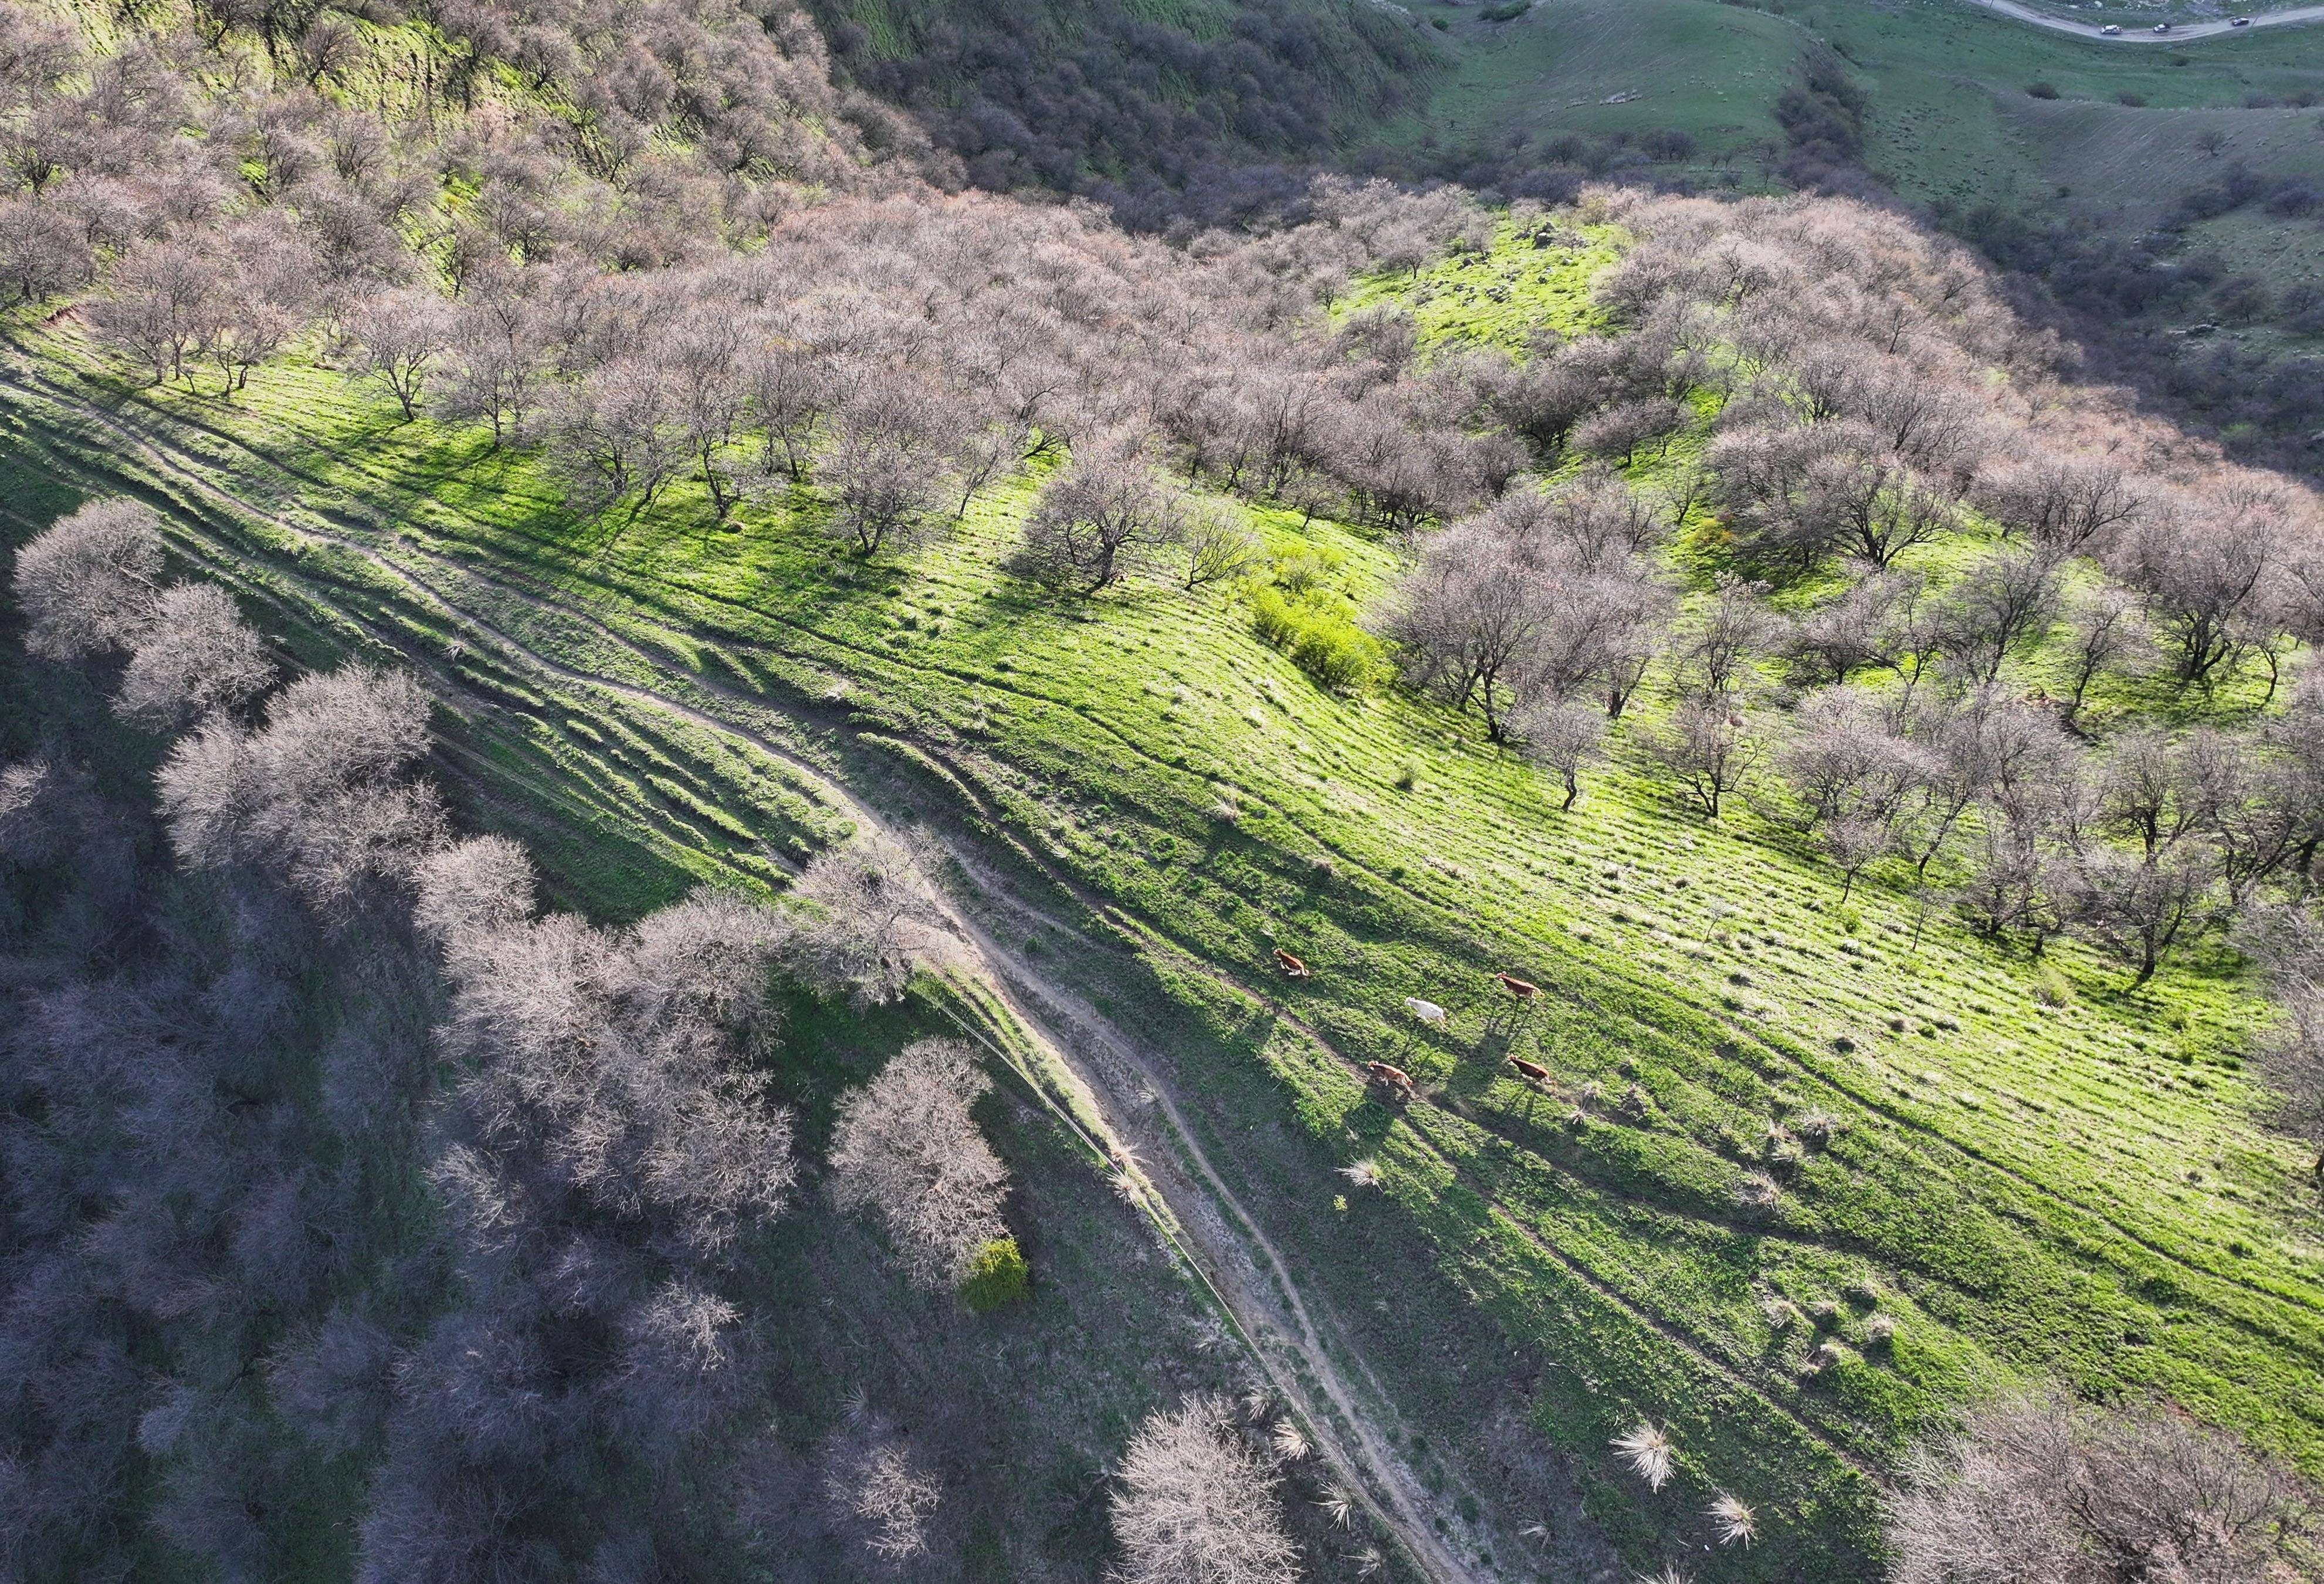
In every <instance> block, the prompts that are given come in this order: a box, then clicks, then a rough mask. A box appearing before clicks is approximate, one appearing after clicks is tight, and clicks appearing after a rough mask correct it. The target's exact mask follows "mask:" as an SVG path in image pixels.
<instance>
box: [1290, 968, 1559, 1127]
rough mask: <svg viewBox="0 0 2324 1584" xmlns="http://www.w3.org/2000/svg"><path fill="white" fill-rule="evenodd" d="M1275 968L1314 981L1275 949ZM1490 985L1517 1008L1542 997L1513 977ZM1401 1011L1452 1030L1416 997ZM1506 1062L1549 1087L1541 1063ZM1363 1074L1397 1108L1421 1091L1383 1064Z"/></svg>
mask: <svg viewBox="0 0 2324 1584" xmlns="http://www.w3.org/2000/svg"><path fill="white" fill-rule="evenodd" d="M1275 966H1276V968H1277V969H1279V970H1281V972H1282V974H1283V977H1286V978H1288V979H1306V978H1313V977H1314V969H1313V968H1309V967H1308V966H1307V964H1306V962H1305V960H1303V959H1300V958H1297V957H1295V956H1293V955H1292V954H1291V953H1290V952H1288V951H1286V950H1284V949H1283V948H1281V947H1280V946H1278V947H1277V948H1275ZM1493 982H1494V983H1495V984H1497V985H1499V986H1500V987H1501V989H1502V990H1503V991H1504V992H1505V993H1507V994H1508V996H1509V998H1510V999H1511V1000H1513V1001H1515V1002H1516V1003H1517V1005H1520V1006H1523V1005H1530V1004H1531V1003H1532V1002H1534V1001H1535V1000H1538V999H1539V998H1540V996H1541V987H1540V986H1539V985H1535V984H1530V983H1528V982H1526V980H1524V979H1520V978H1517V977H1514V976H1513V975H1509V974H1495V975H1494V976H1493ZM1404 1009H1405V1010H1406V1012H1409V1013H1410V1014H1412V1015H1413V1016H1415V1017H1416V1018H1418V1019H1419V1020H1420V1021H1421V1022H1422V1023H1425V1024H1427V1025H1428V1026H1429V1027H1431V1028H1433V1029H1449V1028H1450V1027H1452V1014H1451V1013H1450V1012H1448V1011H1446V1010H1445V1009H1444V1008H1443V1007H1442V1006H1439V1005H1437V1004H1436V1003H1435V1002H1434V1001H1424V1000H1422V999H1421V998H1420V997H1419V996H1406V997H1405V998H1404ZM1506 1060H1507V1061H1508V1064H1509V1065H1510V1066H1511V1067H1513V1068H1515V1069H1516V1070H1517V1075H1518V1076H1519V1077H1521V1078H1523V1079H1525V1080H1526V1082H1527V1083H1530V1084H1534V1085H1535V1086H1537V1087H1540V1088H1547V1087H1548V1085H1549V1069H1548V1068H1546V1067H1544V1066H1543V1065H1542V1064H1541V1063H1540V1062H1538V1061H1526V1059H1525V1058H1524V1057H1522V1056H1510V1057H1508V1058H1507V1059H1506ZM1364 1073H1365V1075H1366V1078H1367V1079H1368V1081H1369V1084H1370V1085H1371V1086H1372V1087H1374V1088H1379V1090H1381V1091H1382V1092H1383V1093H1384V1094H1386V1095H1387V1096H1388V1098H1389V1099H1391V1100H1394V1101H1396V1102H1397V1103H1398V1104H1403V1103H1406V1102H1408V1101H1412V1100H1416V1099H1418V1098H1420V1087H1419V1086H1418V1085H1417V1084H1416V1083H1414V1082H1413V1081H1412V1075H1411V1074H1410V1073H1408V1072H1406V1071H1405V1070H1404V1069H1403V1068H1401V1067H1393V1066H1390V1065H1389V1064H1388V1062H1385V1061H1367V1062H1365V1063H1364Z"/></svg>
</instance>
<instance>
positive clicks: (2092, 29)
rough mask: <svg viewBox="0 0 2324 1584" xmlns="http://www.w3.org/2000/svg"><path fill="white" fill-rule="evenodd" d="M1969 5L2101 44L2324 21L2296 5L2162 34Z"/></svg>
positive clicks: (2029, 10) (2123, 24) (1987, 0)
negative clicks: (2241, 22)
mask: <svg viewBox="0 0 2324 1584" xmlns="http://www.w3.org/2000/svg"><path fill="white" fill-rule="evenodd" d="M1966 4H1968V5H1974V6H1977V7H1978V9H1980V10H1983V11H1990V12H1993V13H1995V14H1997V15H2001V16H2006V17H2009V18H2011V19H2012V20H2014V21H2017V22H2022V23H2028V24H2030V25H2032V26H2033V27H2038V28H2047V29H2048V30H2049V31H2050V32H2053V33H2071V34H2072V35H2073V36H2074V37H2076V38H2078V39H2090V40H2094V41H2096V42H2098V43H2101V44H2183V43H2185V42H2188V41H2189V40H2190V39H2211V38H2217V37H2218V36H2219V35H2220V34H2222V33H2247V32H2255V31H2256V30H2258V29H2260V28H2264V27H2294V26H2297V25H2299V24H2300V23H2310V22H2324V5H2294V6H2292V7H2290V8H2289V9H2287V10H2283V11H2263V12H2255V13H2254V14H2253V15H2252V18H2251V22H2250V24H2249V25H2248V26H2246V27H2237V26H2236V24H2235V23H2234V21H2233V20H2232V19H2222V20H2220V21H2218V22H2181V23H2172V28H2171V31H2170V32H2167V33H2158V32H2155V31H2154V24H2153V23H2151V22H2149V23H2142V22H2137V21H2134V20H2131V19H2130V18H2128V17H2127V16H2126V17H2125V18H2124V20H2122V21H2120V22H2117V23H2111V24H2109V23H2106V22H2071V21H2069V20H2068V19H2066V18H2065V17H2062V16H2053V15H2052V14H2050V13H2048V12H2046V11H2036V10H2035V9H2034V8H2033V6H2031V5H2020V4H2018V0H1966ZM2109 25H2112V26H2116V27H2119V28H2120V29H2122V31H2121V32H2118V33H2109V32H2105V31H2104V30H2105V29H2106V28H2107V26H2109Z"/></svg>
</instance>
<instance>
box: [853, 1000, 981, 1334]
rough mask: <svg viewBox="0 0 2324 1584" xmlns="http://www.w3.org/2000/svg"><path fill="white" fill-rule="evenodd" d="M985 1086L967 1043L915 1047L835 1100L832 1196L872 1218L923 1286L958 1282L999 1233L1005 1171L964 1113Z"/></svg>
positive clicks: (924, 1043)
mask: <svg viewBox="0 0 2324 1584" xmlns="http://www.w3.org/2000/svg"><path fill="white" fill-rule="evenodd" d="M988 1088H991V1079H988V1078H986V1077H985V1076H984V1075H983V1074H982V1072H980V1071H978V1070H977V1067H976V1059H975V1053H974V1051H973V1050H971V1048H970V1047H969V1046H968V1045H967V1044H966V1043H965V1042H963V1041H959V1040H920V1041H918V1042H915V1043H913V1044H910V1045H907V1046H906V1047H905V1048H904V1049H903V1050H902V1051H900V1052H899V1053H898V1054H897V1055H895V1056H894V1057H892V1058H890V1060H889V1062H888V1064H887V1066H885V1067H883V1068H881V1070H880V1075H879V1076H878V1077H877V1078H875V1079H872V1080H871V1082H870V1083H868V1084H866V1085H864V1086H863V1087H862V1088H858V1089H853V1090H850V1091H849V1092H848V1093H847V1094H846V1095H845V1096H844V1097H843V1098H842V1099H841V1100H840V1102H839V1124H838V1126H837V1128H836V1129H835V1131H834V1133H833V1135H832V1145H831V1171H832V1197H833V1199H834V1200H836V1201H837V1203H838V1205H839V1207H840V1208H841V1209H844V1210H850V1211H858V1212H862V1213H865V1214H868V1215H870V1216H871V1218H872V1219H874V1220H875V1221H877V1222H878V1223H879V1225H880V1227H881V1229H882V1230H883V1231H884V1232H886V1234H887V1236H888V1242H889V1245H890V1247H892V1248H893V1249H894V1250H895V1253H896V1258H897V1262H898V1263H899V1264H901V1265H902V1266H903V1268H904V1271H905V1273H906V1274H908V1275H909V1276H910V1277H911V1279H912V1280H913V1281H914V1282H916V1283H919V1284H920V1285H921V1286H923V1287H928V1288H936V1289H942V1288H945V1287H947V1286H950V1285H952V1284H954V1283H956V1282H958V1281H959V1280H960V1278H961V1277H962V1276H963V1275H964V1274H965V1273H966V1271H967V1268H968V1262H969V1258H970V1256H971V1255H973V1254H974V1253H975V1252H976V1251H977V1250H978V1249H979V1248H981V1247H982V1246H984V1245H985V1244H987V1243H989V1242H991V1241H992V1240H993V1239H994V1238H996V1237H1000V1236H1001V1232H1002V1230H1003V1228H1002V1226H1001V1203H1002V1201H1003V1200H1006V1199H1007V1198H1008V1197H1009V1168H1008V1167H1007V1166H1005V1165H1004V1164H1002V1163H1001V1157H1000V1156H999V1155H996V1154H995V1153H993V1152H992V1146H991V1144H987V1143H986V1142H985V1138H984V1135H983V1133H982V1130H980V1129H979V1128H978V1127H977V1125H976V1119H975V1118H974V1117H973V1116H970V1115H969V1107H971V1106H972V1105H973V1104H974V1103H975V1101H976V1099H977V1098H978V1097H979V1096H981V1095H982V1094H983V1093H984V1091H985V1090H986V1089H988Z"/></svg>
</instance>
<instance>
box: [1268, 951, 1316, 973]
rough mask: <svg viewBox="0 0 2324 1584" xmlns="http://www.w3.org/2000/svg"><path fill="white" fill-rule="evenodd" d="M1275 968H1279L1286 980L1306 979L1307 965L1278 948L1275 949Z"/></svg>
mask: <svg viewBox="0 0 2324 1584" xmlns="http://www.w3.org/2000/svg"><path fill="white" fill-rule="evenodd" d="M1275 966H1276V967H1277V968H1281V969H1282V970H1283V972H1284V976H1285V977H1287V978H1294V979H1304V978H1305V977H1308V975H1307V965H1306V964H1305V963H1304V962H1301V961H1300V960H1299V959H1297V958H1296V957H1294V956H1292V955H1291V954H1290V953H1289V952H1287V951H1286V950H1284V949H1283V948H1281V947H1280V946H1278V947H1277V948H1276V949H1275Z"/></svg>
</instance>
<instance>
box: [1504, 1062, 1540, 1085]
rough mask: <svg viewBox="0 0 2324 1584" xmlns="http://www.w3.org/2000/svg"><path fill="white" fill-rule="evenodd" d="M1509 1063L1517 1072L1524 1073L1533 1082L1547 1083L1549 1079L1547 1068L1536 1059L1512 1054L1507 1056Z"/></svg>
mask: <svg viewBox="0 0 2324 1584" xmlns="http://www.w3.org/2000/svg"><path fill="white" fill-rule="evenodd" d="M1509 1065H1510V1066H1511V1067H1514V1068H1516V1069H1517V1070H1518V1071H1519V1072H1521V1073H1523V1074H1525V1076H1526V1078H1527V1079H1530V1080H1531V1081H1533V1082H1535V1083H1547V1082H1548V1081H1549V1069H1548V1068H1546V1067H1544V1066H1543V1065H1542V1064H1541V1063H1540V1062H1538V1061H1526V1059H1525V1058H1524V1057H1522V1056H1512V1057H1510V1058H1509Z"/></svg>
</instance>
